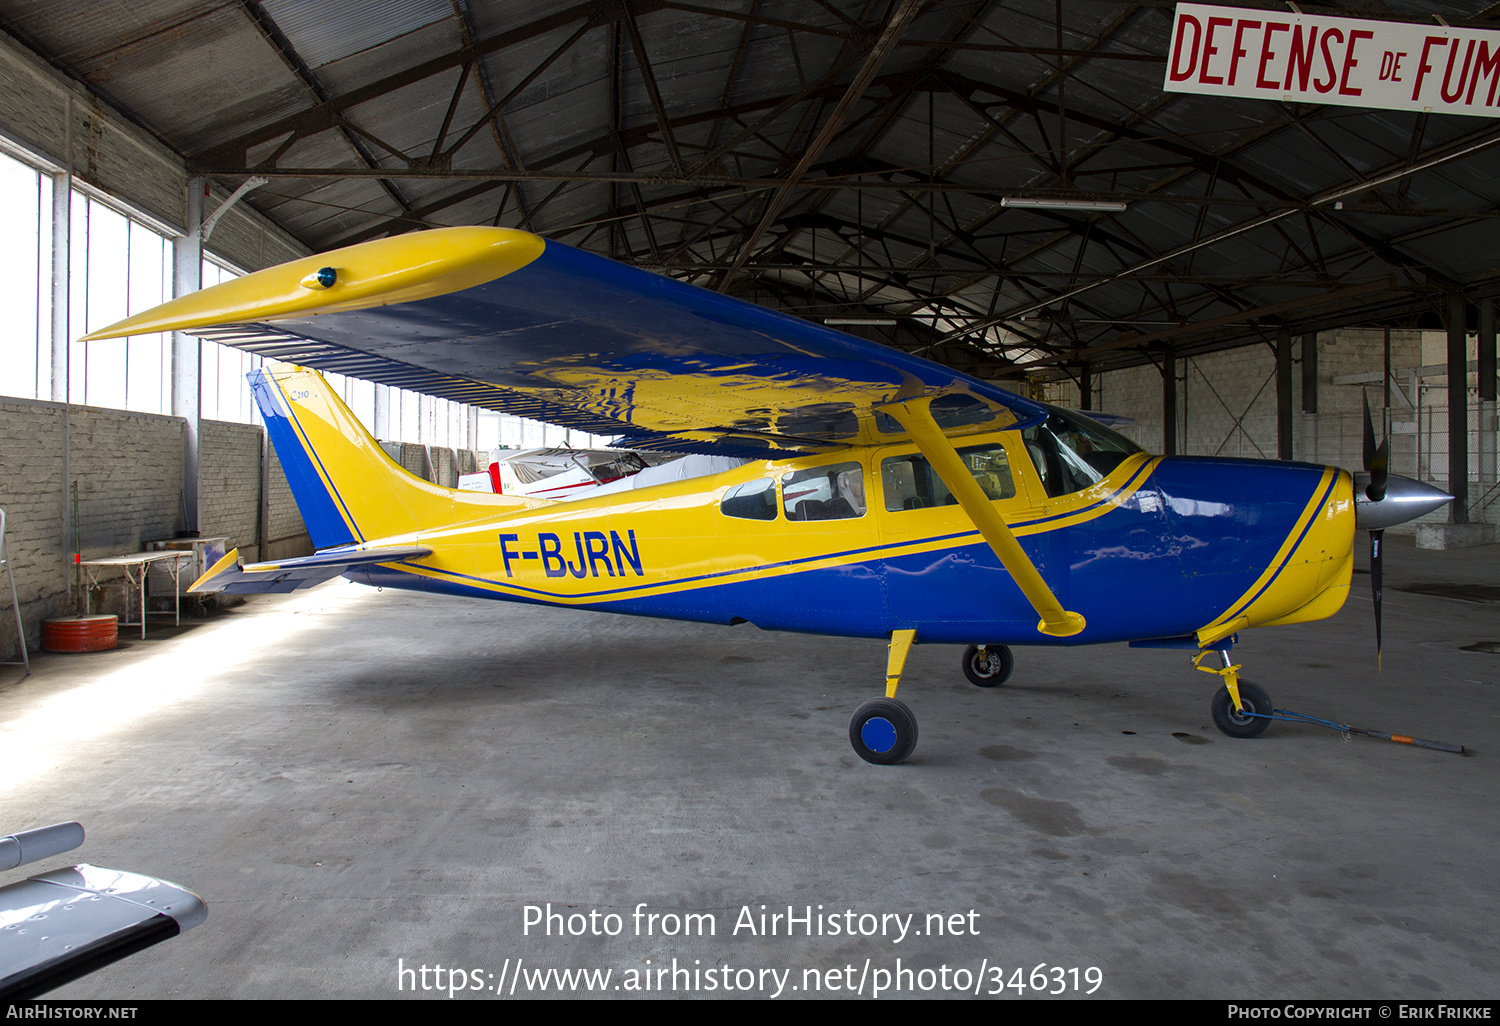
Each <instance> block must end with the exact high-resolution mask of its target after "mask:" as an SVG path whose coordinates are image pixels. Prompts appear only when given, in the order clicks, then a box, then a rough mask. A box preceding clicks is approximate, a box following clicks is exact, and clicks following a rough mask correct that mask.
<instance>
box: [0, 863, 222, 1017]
mask: <svg viewBox="0 0 1500 1026" xmlns="http://www.w3.org/2000/svg"><path fill="white" fill-rule="evenodd" d="M207 916H208V909H207V907H206V906H205V905H204V904H203V900H202V899H201V898H199V897H198V896H197V895H196V894H194V893H193V892H192V891H189V890H187V889H186V888H183V887H179V886H177V885H176V884H174V883H170V882H168V881H166V880H158V879H157V878H155V877H151V876H141V875H140V874H138V873H125V872H121V871H119V870H116V869H102V868H100V867H98V866H89V865H78V866H73V867H72V868H70V869H59V870H56V871H54V872H51V873H43V874H42V875H41V876H34V877H32V878H31V879H29V880H23V881H21V882H19V883H13V884H10V885H9V886H6V887H0V1001H28V1000H30V999H32V998H34V997H36V996H37V995H38V994H44V993H46V992H47V991H49V990H52V989H53V988H54V987H60V986H62V985H63V984H64V983H67V982H69V981H71V980H76V979H78V978H79V977H80V976H83V975H84V974H86V973H91V972H93V971H94V970H96V969H99V968H102V967H103V966H106V965H109V964H110V963H111V962H115V961H118V960H119V959H122V958H125V957H126V956H128V955H132V954H134V953H135V952H137V951H140V950H141V949H143V948H146V947H150V946H151V945H152V944H156V943H158V942H159V941H164V940H166V939H167V938H168V937H176V936H177V935H178V934H180V933H181V932H182V931H183V930H189V929H192V928H193V927H194V926H197V925H198V924H199V923H201V922H203V920H204V919H205V918H207Z"/></svg>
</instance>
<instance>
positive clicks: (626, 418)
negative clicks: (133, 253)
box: [195, 242, 1045, 458]
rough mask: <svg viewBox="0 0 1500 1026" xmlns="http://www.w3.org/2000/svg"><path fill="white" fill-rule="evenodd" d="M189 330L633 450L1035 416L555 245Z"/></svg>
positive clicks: (828, 337) (708, 449)
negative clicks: (925, 400) (386, 295)
mask: <svg viewBox="0 0 1500 1026" xmlns="http://www.w3.org/2000/svg"><path fill="white" fill-rule="evenodd" d="M195 333H196V334H199V335H202V336H203V337H205V338H210V339H213V340H215V341H219V342H223V343H225V344H229V345H233V346H236V347H238V348H241V349H245V350H248V351H250V352H254V353H258V354H260V355H263V356H266V357H270V358H274V359H278V360H283V361H286V362H290V363H297V364H301V365H303V366H310V367H314V368H317V369H319V370H327V371H333V372H336V373H340V374H346V375H350V376H354V377H359V378H364V379H367V380H372V381H377V382H380V383H383V384H387V385H394V386H397V387H400V388H406V389H410V390H413V391H418V392H423V393H426V394H430V395H437V396H441V397H443V398H447V399H452V400H455V401H459V402H464V403H469V404H472V405H476V406H479V407H481V408H486V409H492V410H498V411H500V412H504V413H510V414H514V415H516V416H521V417H527V418H530V419H535V420H541V421H545V422H548V423H552V424H557V425H560V426H563V427H568V428H573V429H577V430H582V431H588V432H590V433H592V434H600V435H608V436H611V437H614V438H616V439H617V444H619V445H622V446H627V447H631V448H639V449H664V450H671V451H676V452H701V453H708V454H715V455H732V456H739V457H748V458H757V457H758V458H766V457H769V456H777V455H795V454H802V453H811V452H821V451H829V450H832V449H837V448H840V447H842V446H844V445H847V444H850V443H852V442H853V441H855V440H856V438H857V436H858V434H859V431H860V429H861V428H860V425H861V422H862V421H863V420H866V419H867V418H868V416H869V414H870V413H871V411H872V410H873V409H874V408H875V407H877V406H878V405H879V404H880V403H882V402H888V401H891V400H893V399H896V398H898V397H899V398H909V397H911V396H914V395H938V396H941V395H946V396H950V397H953V399H955V400H957V401H959V403H960V405H961V404H962V403H964V402H967V403H968V404H969V405H971V406H973V407H977V408H979V409H981V411H984V410H985V409H986V408H987V411H988V419H991V420H1000V421H1002V422H1004V423H1006V424H1010V423H1015V422H1023V421H1030V420H1033V419H1036V418H1039V417H1041V416H1045V407H1043V406H1042V405H1041V404H1039V403H1034V402H1032V401H1030V400H1028V399H1026V398H1024V397H1022V396H1019V395H1016V394H1015V393H1012V392H1009V391H1007V390H1005V389H1003V388H1000V387H999V386H998V385H995V384H993V383H989V382H982V381H979V380H978V379H975V378H971V377H968V376H966V375H963V374H960V373H958V372H956V371H953V370H952V369H950V368H946V367H942V366H940V365H938V364H935V363H932V362H930V361H927V360H924V359H921V358H920V357H916V356H912V355H910V354H907V353H904V352H901V351H900V350H897V349H893V348H891V347H888V346H883V345H880V344H878V343H874V342H870V341H867V340H864V339H859V338H855V337H853V336H851V335H847V334H844V333H843V332H839V331H834V330H832V329H829V328H825V327H823V326H821V325H817V324H813V323H811V322H809V321H805V320H802V319H800V318H796V317H792V316H789V315H787V314H783V313H779V312H777V311H773V310H767V309H765V308H763V307H759V306H756V305H754V304H751V303H746V302H743V301H741V300H738V299H733V298H731V297H726V296H721V295H718V294H717V293H713V292H708V291H706V290H703V289H699V288H696V287H694V286H691V285H687V284H684V283H682V282H678V281H674V280H672V279H670V278H665V277H662V276H659V275H655V274H651V273H648V272H645V271H642V270H639V269H637V268H632V267H628V266H625V265H623V264H618V263H615V262H614V261H610V260H607V259H604V258H603V257H598V256H594V255H592V254H589V253H585V252H583V251H581V250H577V249H573V248H571V247H568V246H564V245H561V244H558V243H554V242H548V243H547V244H546V249H545V251H544V252H543V254H542V255H541V256H540V257H539V258H538V259H537V260H535V261H534V262H532V263H531V264H529V265H527V266H525V267H523V268H521V269H520V270H517V271H514V272H512V273H510V274H508V275H505V276H504V277H501V278H497V279H495V280H493V281H490V282H488V283H486V284H483V285H479V286H475V287H472V288H468V289H464V290H463V291H460V292H455V293H451V294H448V295H444V296H438V297H435V298H431V299H425V300H420V301H416V302H408V303H400V304H393V305H389V306H379V307H374V308H371V309H366V310H358V311H347V312H339V313H323V314H316V315H309V316H301V317H293V318H287V319H278V320H277V321H276V322H275V323H264V324H236V325H228V326H224V327H216V328H200V329H196V331H195ZM892 440H894V439H892Z"/></svg>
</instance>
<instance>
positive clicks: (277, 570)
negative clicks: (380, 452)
mask: <svg viewBox="0 0 1500 1026" xmlns="http://www.w3.org/2000/svg"><path fill="white" fill-rule="evenodd" d="M430 555H432V550H431V549H429V548H427V547H426V546H425V545H397V546H386V547H383V548H373V549H370V548H354V547H349V548H336V549H324V550H323V551H322V552H315V553H313V554H312V555H311V556H298V557H297V558H295V559H283V560H279V561H277V562H275V563H251V564H249V565H246V564H244V563H241V562H240V550H239V549H233V550H231V551H230V552H229V553H228V554H226V555H225V556H224V558H223V559H221V560H219V561H218V562H217V563H215V564H214V565H213V566H211V567H210V568H209V570H208V572H207V573H206V574H204V575H203V576H202V577H200V578H198V579H197V580H196V581H194V582H193V586H192V587H191V588H189V589H188V591H189V592H190V593H191V594H194V595H204V594H210V593H215V592H222V593H224V594H226V595H264V594H280V593H282V592H288V591H297V590H298V589H299V588H311V587H312V586H313V585H315V584H322V583H323V582H324V581H328V580H332V579H333V578H335V577H337V576H338V575H339V574H341V573H343V572H344V571H346V570H348V569H349V568H350V567H353V566H369V565H371V564H373V563H398V562H400V561H401V560H403V559H420V558H422V557H423V556H430Z"/></svg>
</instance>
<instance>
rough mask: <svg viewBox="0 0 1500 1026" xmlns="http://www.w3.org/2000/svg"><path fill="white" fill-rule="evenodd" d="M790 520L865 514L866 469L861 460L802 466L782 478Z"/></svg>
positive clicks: (784, 502) (827, 518)
mask: <svg viewBox="0 0 1500 1026" xmlns="http://www.w3.org/2000/svg"><path fill="white" fill-rule="evenodd" d="M781 501H782V505H783V506H784V507H785V508H786V518H787V519H788V520H850V519H853V518H855V517H862V516H864V515H865V472H864V468H863V467H861V466H860V465H859V464H858V463H835V464H833V465H832V466H828V467H816V468H814V469H812V470H798V471H796V472H794V473H791V474H788V475H787V476H786V477H785V478H783V479H782V481H781Z"/></svg>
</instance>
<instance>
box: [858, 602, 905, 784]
mask: <svg viewBox="0 0 1500 1026" xmlns="http://www.w3.org/2000/svg"><path fill="white" fill-rule="evenodd" d="M916 638H917V632H916V631H892V632H891V646H890V655H889V657H888V658H887V660H886V667H885V697H884V698H877V699H875V700H874V701H871V702H866V703H865V704H864V705H862V706H860V707H859V710H858V711H857V712H855V714H854V719H852V720H850V721H849V743H850V744H851V745H853V746H854V751H855V754H856V755H858V756H859V757H860V758H861V759H863V760H865V761H866V762H873V763H877V764H879V765H882V766H890V765H894V764H895V763H898V762H901V761H902V760H904V759H905V758H906V757H907V756H908V755H910V754H911V752H912V749H913V748H915V747H917V718H916V717H915V716H913V715H912V712H911V710H910V709H908V708H907V707H906V703H905V702H900V701H897V699H896V688H897V686H898V685H899V684H900V683H901V671H902V670H903V669H905V667H906V656H907V654H908V653H909V652H910V651H911V646H912V643H913V642H915V641H916Z"/></svg>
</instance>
